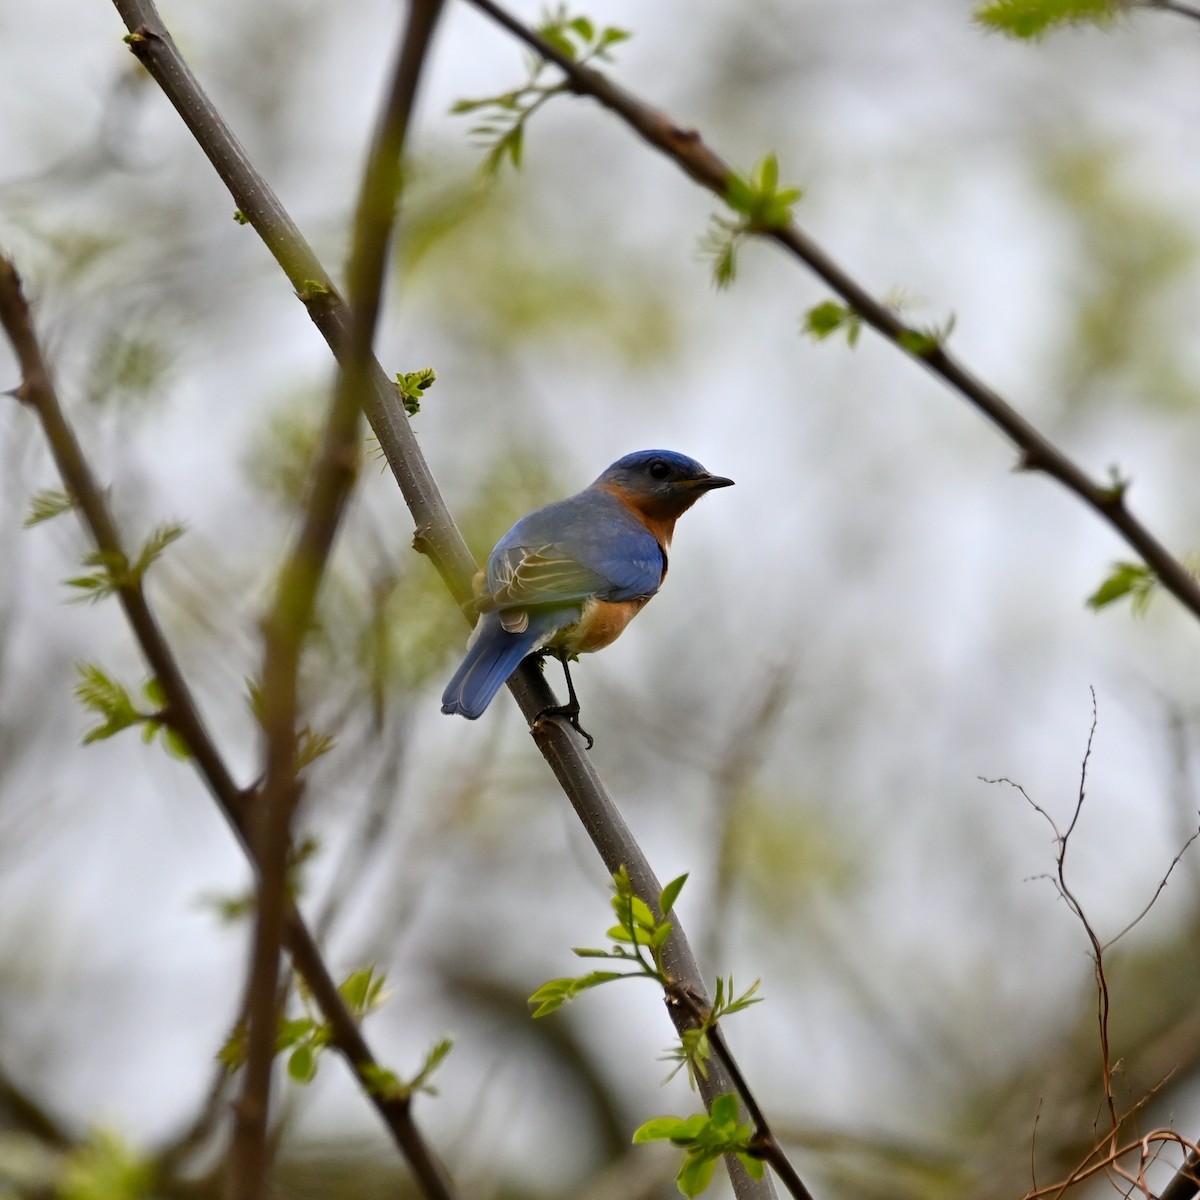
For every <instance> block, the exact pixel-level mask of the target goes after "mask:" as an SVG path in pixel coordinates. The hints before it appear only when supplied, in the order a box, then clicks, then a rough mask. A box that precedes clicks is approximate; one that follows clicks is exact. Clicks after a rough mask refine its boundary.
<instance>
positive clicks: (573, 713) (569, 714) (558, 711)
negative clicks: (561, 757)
mask: <svg viewBox="0 0 1200 1200" xmlns="http://www.w3.org/2000/svg"><path fill="white" fill-rule="evenodd" d="M546 717H566V719H567V724H568V725H570V727H571V728H572V729H573V730H575V732H576V733H577V734H579V736H580V737H582V738H583V739H584V740H585V741H586V742H587V748H588V749H589V750H590V749H591V748H592V747H593V746H594V745H595V744H596V739H595V738H594V737H592V735H591V734H590V733H588V731H587V730H586V729H584V727H583V726H582V725H580V723H579V706H578V705H571V704H552V705H550V706H549V707H548V708H543V709H542V711H541V712H539V713H538V714H537V716H536V717H534V718H533V720H532V721H531V722H530V724H531V725H532V727H533V728H534V729H536V728H537V727H538V726H539V725H540V724H541V723H542V721H543V720H545V718H546Z"/></svg>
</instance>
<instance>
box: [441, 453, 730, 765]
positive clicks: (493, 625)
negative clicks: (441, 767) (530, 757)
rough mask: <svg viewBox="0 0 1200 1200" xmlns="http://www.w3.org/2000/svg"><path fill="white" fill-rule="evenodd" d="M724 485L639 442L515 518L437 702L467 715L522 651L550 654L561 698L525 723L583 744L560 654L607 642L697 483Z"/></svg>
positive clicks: (649, 578) (642, 589)
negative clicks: (569, 491)
mask: <svg viewBox="0 0 1200 1200" xmlns="http://www.w3.org/2000/svg"><path fill="white" fill-rule="evenodd" d="M732 484H733V480H732V479H726V478H725V477H724V476H722V475H713V474H711V473H710V472H709V471H707V470H705V468H704V467H702V466H701V465H700V464H699V463H698V462H697V461H696V460H695V459H694V458H688V457H687V455H685V454H679V453H677V452H676V451H674V450H638V451H635V452H634V453H632V454H626V455H625V457H624V458H619V459H617V461H616V462H615V463H613V464H612V465H611V466H610V467H608V468H607V469H606V470H605V471H604V472H602V473H601V474H600V475H599V476H598V477H597V478H596V479H595V480H593V481H592V483H590V484H589V485H588V486H587V487H586V488H584V489H583V491H581V492H578V493H576V494H575V495H574V496H570V497H568V498H567V499H565V500H558V501H556V502H555V503H553V504H547V505H546V506H545V507H544V508H539V509H537V510H535V511H534V512H531V513H530V514H529V515H528V516H525V517H522V518H521V519H520V520H519V521H518V522H517V523H516V524H515V525H514V526H513V527H512V528H511V529H510V530H509V531H508V532H507V533H506V534H505V535H504V536H503V537H502V538H501V539H500V540H499V541H498V542H497V543H496V545H495V547H494V549H493V550H492V552H491V554H490V555H489V557H488V562H487V569H486V571H481V572H480V573H479V574H478V575H477V576H476V577H475V593H476V595H475V599H474V600H473V601H470V602H469V603H468V605H467V608H468V609H469V610H470V611H471V612H474V613H478V614H479V620H478V621H477V622H476V625H475V629H474V631H473V633H472V635H471V639H470V641H469V642H468V643H467V652H466V656H465V657H464V659H463V660H462V663H461V664H460V666H459V668H458V670H457V671H455V673H454V677H453V678H452V679H451V680H450V682H449V684H447V686H446V690H445V692H444V694H443V695H442V712H444V713H450V714H459V715H461V716H464V717H466V718H467V720H469V721H474V720H476V719H477V718H478V717H480V716H482V714H483V712H484V710H485V709H486V708H487V706H488V705H489V704H490V703H491V701H492V698H493V697H494V696H495V695H496V693H497V692H498V691H499V690H500V689H501V687H503V686H504V684H505V682H506V681H507V680H508V678H509V676H510V675H512V673H513V672H514V671H515V670H516V669H517V667H518V665H519V664H520V663H521V662H522V661H523V660H524V659H525V658H527V657H529V655H531V654H535V655H539V656H545V655H553V656H555V657H557V658H558V659H559V661H560V662H561V663H562V666H563V671H564V673H565V675H566V683H567V693H568V697H569V700H568V703H567V704H564V705H557V706H554V707H552V708H545V709H543V710H542V711H541V712H539V713H538V714H537V715H536V716H535V718H534V721H533V724H535V725H536V724H537V722H538V721H539V720H541V719H542V718H543V717H549V716H563V717H566V718H567V719H568V721H569V722H570V724H571V725H572V726H573V727H574V729H575V730H576V731H577V732H578V733H580V734H581V735H582V736H583V737H584V738H586V739H587V744H588V749H591V747H592V745H593V742H594V739H593V738H592V736H591V735H590V734H589V733H588V732H587V731H586V730H584V729H582V728H581V727H580V725H579V701H578V698H577V697H576V695H575V688H574V685H573V684H572V682H571V673H570V669H569V668H568V666H567V662H568V660H569V659H572V658H576V657H577V656H578V655H580V654H585V653H590V652H592V651H594V650H601V649H603V648H604V647H605V646H608V645H611V644H612V643H613V642H614V641H616V639H617V638H618V637H619V636H620V635H621V633H622V632H623V630H624V629H625V626H626V625H628V624H629V622H630V621H631V620H632V619H633V618H634V617H635V616H636V615H637V614H638V613H639V612H640V611H641V610H642V609H643V608H644V607H645V605H646V603H647V601H649V600H650V598H651V597H652V596H653V595H654V594H655V593H656V592H657V591H658V589H659V588H660V587H661V586H662V583H663V580H664V579H665V578H666V575H667V550H668V548H669V547H670V544H671V535H672V534H673V533H674V531H675V522H676V520H677V519H678V518H679V517H680V516H682V515H683V513H685V512H686V511H687V510H688V509H689V508H691V507H692V505H693V504H695V503H696V501H697V500H699V499H700V497H701V496H703V495H704V494H705V493H707V492H711V491H713V490H714V489H716V488H724V487H730V486H732Z"/></svg>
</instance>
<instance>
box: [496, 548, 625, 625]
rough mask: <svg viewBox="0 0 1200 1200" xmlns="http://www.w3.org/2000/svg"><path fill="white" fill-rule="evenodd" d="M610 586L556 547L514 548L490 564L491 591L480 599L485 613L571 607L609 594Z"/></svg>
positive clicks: (588, 568)
mask: <svg viewBox="0 0 1200 1200" xmlns="http://www.w3.org/2000/svg"><path fill="white" fill-rule="evenodd" d="M608 588H609V582H608V580H607V579H605V577H604V576H603V575H601V574H599V573H598V572H597V571H594V570H592V569H591V568H590V567H585V566H584V565H583V563H581V562H579V561H577V560H576V559H574V558H572V557H571V556H570V555H569V554H567V553H566V552H565V551H563V550H562V548H561V547H559V546H556V545H554V544H552V543H551V544H548V545H544V546H536V547H535V546H512V547H510V548H507V549H505V550H500V551H498V552H497V553H496V554H494V555H493V556H492V559H491V561H490V562H489V563H488V591H487V594H486V595H484V596H481V597H480V598H479V607H480V609H481V610H483V611H485V612H486V611H488V610H489V609H498V608H523V607H526V606H529V605H536V604H568V603H570V602H571V601H572V600H583V599H586V598H587V597H589V596H595V595H597V594H599V593H601V592H604V591H607V590H608Z"/></svg>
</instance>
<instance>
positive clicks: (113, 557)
mask: <svg viewBox="0 0 1200 1200" xmlns="http://www.w3.org/2000/svg"><path fill="white" fill-rule="evenodd" d="M83 565H84V566H85V567H96V568H97V570H95V571H93V572H92V573H91V574H89V575H75V576H72V577H71V578H70V579H65V580H63V582H64V583H65V584H66V586H67V587H70V588H75V589H76V591H78V592H80V593H82V594H81V595H80V596H77V597H75V599H78V600H86V601H89V602H93V603H94V602H95V601H97V600H103V599H104V598H105V597H106V596H111V595H112V594H113V593H114V592H115V591H116V590H117V589H118V588H120V587H123V586H124V585H125V584H126V583H127V582H128V581H129V560H128V559H127V558H126V557H125V555H124V554H120V553H110V552H108V551H105V550H89V551H88V553H87V554H85V555H84V556H83Z"/></svg>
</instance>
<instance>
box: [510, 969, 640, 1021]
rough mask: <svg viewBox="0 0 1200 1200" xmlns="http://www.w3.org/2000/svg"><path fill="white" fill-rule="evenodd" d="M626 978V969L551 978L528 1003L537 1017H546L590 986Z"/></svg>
mask: <svg viewBox="0 0 1200 1200" xmlns="http://www.w3.org/2000/svg"><path fill="white" fill-rule="evenodd" d="M626 978H628V976H627V975H626V973H625V972H624V971H592V972H590V973H589V974H587V975H580V976H578V977H574V978H572V977H567V978H563V979H551V980H549V981H548V982H546V983H543V984H542V986H541V987H540V988H538V990H537V991H536V992H534V993H533V995H532V996H530V997H529V1000H528V1001H527V1003H528V1004H529V1005H530V1006H531V1007H533V1010H534V1011H533V1016H534V1017H535V1018H536V1017H545V1016H548V1015H549V1014H550V1013H552V1012H554V1011H556V1010H557V1009H559V1008H561V1007H562V1006H563V1005H564V1004H566V1002H567V1001H568V1000H574V999H575V997H576V996H578V995H579V994H580V993H581V992H586V991H587V990H588V989H589V988H594V987H599V985H600V984H602V983H609V982H611V981H612V980H614V979H626Z"/></svg>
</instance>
